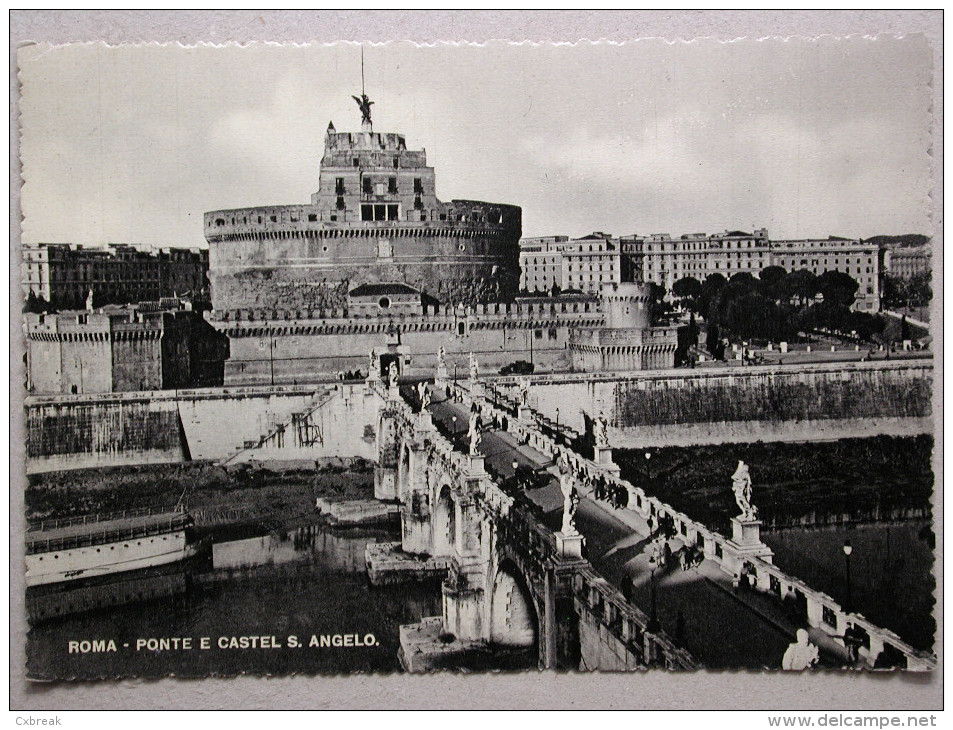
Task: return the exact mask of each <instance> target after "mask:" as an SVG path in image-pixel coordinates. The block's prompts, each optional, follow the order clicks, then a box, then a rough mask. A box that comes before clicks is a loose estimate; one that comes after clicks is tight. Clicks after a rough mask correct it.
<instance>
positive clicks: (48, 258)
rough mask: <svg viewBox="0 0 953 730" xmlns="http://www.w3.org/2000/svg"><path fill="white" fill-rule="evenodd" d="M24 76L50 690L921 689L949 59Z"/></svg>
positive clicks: (914, 43)
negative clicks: (207, 686)
mask: <svg viewBox="0 0 953 730" xmlns="http://www.w3.org/2000/svg"><path fill="white" fill-rule="evenodd" d="M17 64H18V69H19V80H20V84H21V100H20V106H19V113H20V117H19V124H20V132H21V138H20V159H21V162H22V169H23V180H24V184H23V189H22V212H23V219H22V230H21V238H22V242H21V246H20V251H21V257H20V272H19V276H20V279H19V280H20V283H21V287H22V317H21V323H22V333H23V341H24V343H25V344H24V347H25V352H26V359H25V382H24V388H25V393H24V401H23V408H24V419H25V424H26V442H25V444H24V448H25V453H26V458H25V465H26V466H25V470H26V488H25V493H24V495H23V502H24V505H25V515H24V518H25V524H26V529H25V539H24V544H23V546H22V550H23V553H22V563H21V564H20V565H19V566H17V564H16V563H15V565H14V567H15V568H17V569H19V570H21V571H23V575H24V576H25V591H24V592H23V594H22V595H20V596H14V600H19V601H22V602H23V603H24V606H25V612H26V616H27V619H28V621H29V630H28V634H27V639H26V641H27V667H26V674H27V676H28V677H29V678H30V679H32V680H42V681H54V680H55V681H67V680H103V679H122V678H161V677H171V676H174V677H180V678H181V677H188V678H202V677H232V676H235V675H258V676H291V675H308V676H312V675H353V674H356V673H368V672H379V673H396V672H404V673H411V674H413V673H432V672H461V671H467V672H489V671H493V670H513V671H544V672H557V671H567V670H570V671H575V672H635V671H644V670H669V671H673V672H680V673H690V672H699V671H702V670H706V669H746V670H772V671H782V672H791V673H797V672H807V673H811V672H819V671H824V670H844V671H857V672H862V671H869V672H875V671H876V672H880V671H890V670H893V671H906V672H911V673H913V672H917V673H922V672H931V671H933V670H935V669H936V667H937V653H936V647H935V643H936V639H937V629H938V627H937V621H938V616H936V615H935V614H934V602H935V601H934V592H935V588H936V580H935V578H934V573H933V566H934V550H935V547H936V536H937V533H938V531H939V527H938V525H937V524H936V522H935V521H934V514H933V502H932V501H931V500H932V496H933V494H934V491H935V490H939V489H940V483H939V481H938V476H937V475H936V474H935V472H934V466H933V450H934V437H935V431H934V420H933V398H934V387H935V383H934V381H935V377H936V376H935V373H934V356H935V355H936V354H937V352H936V344H935V342H934V340H933V334H934V331H935V327H936V325H937V322H936V321H935V318H936V317H937V316H938V315H939V313H938V312H937V311H936V310H934V312H933V318H932V319H931V301H932V299H933V289H932V288H933V286H934V284H933V279H932V278H931V277H932V272H933V260H934V254H933V252H934V245H935V243H936V242H937V241H938V236H939V233H940V231H939V229H938V222H937V221H936V220H935V219H934V217H933V216H932V211H933V208H932V204H931V200H930V195H931V186H932V180H933V177H932V175H933V168H932V166H933V164H934V162H933V158H932V156H931V147H932V144H933V142H932V137H931V130H932V119H933V117H932V108H931V104H932V100H933V95H932V90H931V87H930V83H931V79H932V74H933V51H932V49H931V47H930V45H929V43H928V42H927V41H926V39H925V38H924V37H923V36H919V35H915V34H914V35H906V36H878V37H861V36H850V37H837V38H835V37H822V38H813V39H809V38H786V39H780V38H770V37H769V38H762V39H754V38H749V39H742V40H738V41H735V42H732V43H723V42H719V41H717V40H713V39H710V40H704V39H699V40H695V41H693V42H691V43H681V42H679V43H671V42H667V41H663V40H640V41H634V42H627V43H608V42H588V41H586V42H579V43H574V44H547V43H510V42H504V41H498V42H490V43H483V44H449V43H447V44H433V45H418V44H414V43H409V42H392V43H386V44H371V43H363V44H362V43H345V42H341V43H335V44H317V43H315V44H306V45H290V44H289V45H282V44H249V45H243V46H239V45H201V44H200V45H194V46H183V45H177V44H150V45H145V44H142V45H136V44H127V45H113V46H110V45H106V44H102V43H94V44H67V45H59V46H53V45H46V44H31V45H24V46H22V47H21V48H19V50H18V53H17Z"/></svg>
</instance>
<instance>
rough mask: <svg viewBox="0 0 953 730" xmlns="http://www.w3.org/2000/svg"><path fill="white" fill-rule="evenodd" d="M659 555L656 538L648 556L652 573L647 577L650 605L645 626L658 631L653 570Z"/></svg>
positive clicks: (656, 582)
mask: <svg viewBox="0 0 953 730" xmlns="http://www.w3.org/2000/svg"><path fill="white" fill-rule="evenodd" d="M661 557H662V556H661V554H660V550H659V543H658V541H657V540H656V541H655V543H654V546H653V548H652V557H650V558H649V563H650V564H651V566H652V575H651V577H650V578H649V585H650V588H651V590H652V606H651V612H650V613H649V623H648V625H647V626H646V627H645V628H646V630H648V631H658V630H659V628H660V625H659V620H658V581H657V579H656V577H655V572H656V571H657V570H658V567H659V561H660V560H661Z"/></svg>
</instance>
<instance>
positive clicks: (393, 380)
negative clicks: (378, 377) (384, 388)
mask: <svg viewBox="0 0 953 730" xmlns="http://www.w3.org/2000/svg"><path fill="white" fill-rule="evenodd" d="M387 374H388V384H389V385H390V387H391V388H396V387H397V363H396V362H392V363H391V364H390V369H389V370H388V371H387Z"/></svg>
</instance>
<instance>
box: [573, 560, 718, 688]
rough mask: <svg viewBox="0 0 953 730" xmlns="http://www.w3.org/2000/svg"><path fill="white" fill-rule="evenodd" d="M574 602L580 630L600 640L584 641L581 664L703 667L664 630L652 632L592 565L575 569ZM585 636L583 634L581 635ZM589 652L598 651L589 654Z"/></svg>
mask: <svg viewBox="0 0 953 730" xmlns="http://www.w3.org/2000/svg"><path fill="white" fill-rule="evenodd" d="M573 601H574V605H575V612H576V615H577V616H578V617H579V621H580V633H585V632H587V631H589V632H594V633H596V634H598V639H597V640H596V637H593V639H594V640H584V639H583V640H581V641H580V647H581V649H582V652H583V654H582V657H581V666H582V668H583V669H586V668H588V667H590V666H592V667H598V668H599V669H603V670H613V669H618V670H625V669H638V668H643V667H664V668H666V669H682V670H685V669H701V668H702V665H701V664H699V663H698V662H697V661H696V660H695V659H694V658H693V657H692V656H691V654H689V653H688V652H687V651H685V650H684V649H682V648H680V647H678V646H676V645H675V643H674V642H673V641H672V640H671V639H670V638H669V637H668V636H667V635H666V634H665V632H664V631H654V632H653V631H649V629H648V625H649V619H648V617H647V616H646V615H645V614H644V613H643V612H642V611H641V610H639V608H638V607H636V606H634V605H632V604H631V603H629V602H628V601H626V600H625V598H624V597H623V596H622V595H621V594H620V593H619V591H618V590H617V589H616V588H615V587H614V586H613V585H611V584H610V583H609V582H608V581H607V580H605V579H604V578H603V577H602V576H600V575H598V574H597V573H596V572H595V571H594V570H593V569H592V567H591V566H588V565H587V566H585V567H582V568H579V569H577V570H576V571H575V573H574V575H573ZM581 639H582V637H581ZM587 649H588V650H589V651H590V652H598V654H596V655H593V653H590V654H588V655H587V653H586V651H587Z"/></svg>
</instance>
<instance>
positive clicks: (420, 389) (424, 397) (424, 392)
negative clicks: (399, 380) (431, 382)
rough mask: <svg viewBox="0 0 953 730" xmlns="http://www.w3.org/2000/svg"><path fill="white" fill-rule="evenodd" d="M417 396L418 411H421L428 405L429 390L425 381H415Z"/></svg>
mask: <svg viewBox="0 0 953 730" xmlns="http://www.w3.org/2000/svg"><path fill="white" fill-rule="evenodd" d="M417 397H418V398H420V412H421V413H423V412H424V411H426V410H427V408H428V407H429V406H430V391H429V390H428V389H427V384H426V383H417Z"/></svg>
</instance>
